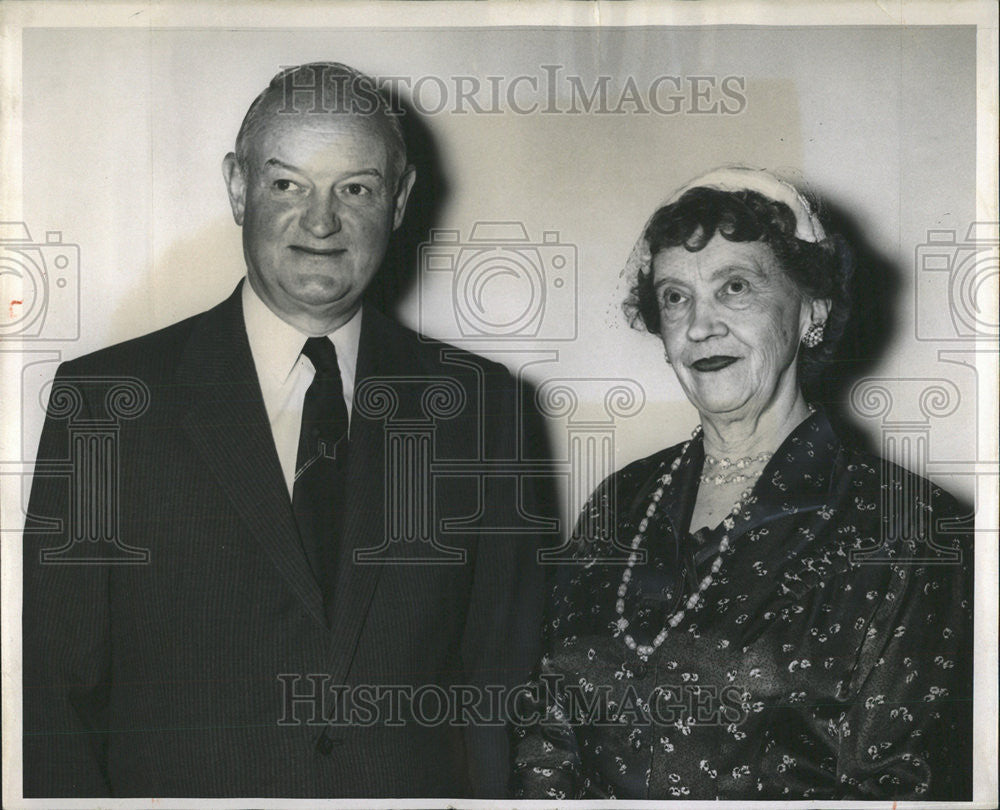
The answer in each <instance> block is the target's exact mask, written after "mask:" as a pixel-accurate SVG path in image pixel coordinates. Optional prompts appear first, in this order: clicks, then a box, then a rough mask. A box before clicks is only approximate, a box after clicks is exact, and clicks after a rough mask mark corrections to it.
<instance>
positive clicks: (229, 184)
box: [222, 152, 247, 227]
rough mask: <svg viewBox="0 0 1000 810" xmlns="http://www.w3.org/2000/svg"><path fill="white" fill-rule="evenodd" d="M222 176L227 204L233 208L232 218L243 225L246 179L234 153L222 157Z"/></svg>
mask: <svg viewBox="0 0 1000 810" xmlns="http://www.w3.org/2000/svg"><path fill="white" fill-rule="evenodd" d="M222 176H223V177H224V178H225V180H226V191H227V192H228V193H229V205H230V206H231V207H232V209H233V219H235V220H236V224H237V225H239V226H241V227H242V225H243V212H244V210H246V202H247V179H246V175H244V174H243V168H242V167H241V166H240V162H239V160H237V159H236V155H235V154H233V153H232V152H230V153H229V154H228V155H226V156H225V157H224V158H223V159H222Z"/></svg>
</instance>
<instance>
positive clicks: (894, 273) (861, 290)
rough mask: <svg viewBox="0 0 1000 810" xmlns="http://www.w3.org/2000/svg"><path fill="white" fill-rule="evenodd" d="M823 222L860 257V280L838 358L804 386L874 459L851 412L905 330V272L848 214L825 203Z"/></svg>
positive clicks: (811, 398)
mask: <svg viewBox="0 0 1000 810" xmlns="http://www.w3.org/2000/svg"><path fill="white" fill-rule="evenodd" d="M823 218H824V220H825V221H826V223H827V225H828V230H829V231H830V232H832V233H838V234H840V235H841V236H842V237H843V238H844V239H845V240H846V241H847V243H848V244H849V245H850V246H851V248H852V250H853V252H854V261H855V268H854V278H853V280H852V283H851V285H850V296H851V311H850V315H849V318H848V321H847V325H846V327H845V329H844V334H843V336H842V338H841V340H840V345H839V346H838V348H837V352H836V354H835V355H834V358H833V362H832V363H831V364H830V365H828V366H827V367H825V369H824V373H823V374H822V375H821V376H820V377H819V378H818V379H813V380H810V381H808V382H805V383H804V384H803V388H804V390H805V394H806V398H807V399H808V400H809V401H810V402H813V403H816V404H821V405H823V406H824V407H825V408H826V409H827V412H828V413H829V414H830V417H831V419H832V420H833V421H834V422H835V424H836V425H837V427H838V429H839V430H841V431H843V432H844V433H846V434H848V435H849V436H850V437H851V439H852V440H853V441H854V442H856V443H857V444H858V446H860V447H863V448H864V449H865V450H867V451H869V452H872V453H876V454H877V453H879V452H880V450H881V448H879V447H876V446H874V444H873V443H872V439H871V437H870V436H869V434H868V433H867V432H866V431H864V430H861V429H860V428H859V426H857V424H856V423H855V421H854V418H853V416H852V414H851V411H850V406H849V393H850V390H851V386H852V385H854V383H855V382H857V381H858V380H859V379H861V378H862V377H864V376H865V375H867V374H869V373H870V372H871V371H872V369H873V368H874V367H875V366H876V365H877V364H878V362H879V361H880V360H881V359H882V358H883V356H884V355H885V352H886V349H887V347H888V345H889V344H890V343H891V341H892V338H893V337H894V336H895V334H896V331H897V330H898V329H900V328H901V325H900V318H899V307H900V303H901V302H900V301H899V290H900V289H901V281H902V272H903V270H902V268H900V267H899V266H898V265H897V264H895V263H894V262H892V261H891V260H889V259H888V258H886V257H885V256H883V255H881V254H879V252H878V251H877V250H876V249H875V247H874V246H873V245H872V244H871V242H870V241H869V240H868V238H867V237H866V235H865V232H864V230H863V229H862V227H861V226H860V225H859V224H858V223H857V221H856V220H855V219H854V218H853V217H852V216H851V214H849V213H848V212H847V211H846V209H844V208H842V207H841V206H839V205H838V204H837V203H836V202H832V201H831V200H829V199H827V198H824V201H823Z"/></svg>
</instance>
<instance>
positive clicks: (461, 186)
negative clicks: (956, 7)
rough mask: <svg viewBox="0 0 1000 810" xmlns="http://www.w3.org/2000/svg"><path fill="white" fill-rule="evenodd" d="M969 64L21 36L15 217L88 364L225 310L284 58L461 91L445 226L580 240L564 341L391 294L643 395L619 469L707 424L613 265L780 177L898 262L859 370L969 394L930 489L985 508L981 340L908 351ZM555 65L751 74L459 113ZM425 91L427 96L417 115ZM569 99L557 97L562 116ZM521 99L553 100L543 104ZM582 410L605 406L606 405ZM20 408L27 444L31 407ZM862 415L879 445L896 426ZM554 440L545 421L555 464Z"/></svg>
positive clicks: (416, 311) (438, 132)
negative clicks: (69, 251) (660, 92)
mask: <svg viewBox="0 0 1000 810" xmlns="http://www.w3.org/2000/svg"><path fill="white" fill-rule="evenodd" d="M975 56H976V54H975V31H974V29H972V28H968V27H952V28H944V27H941V28H918V27H891V28H890V27H886V28H874V27H873V28H850V29H847V28H740V29H735V28H726V29H721V28H720V29H713V28H704V27H703V28H674V29H666V28H632V29H609V28H602V29H597V30H595V29H587V30H584V29H558V28H534V29H495V28H494V29H438V30H427V29H417V30H382V31H380V30H370V29H365V30H362V29H338V30H308V31H305V30H295V31H287V32H282V31H273V30H272V31H224V30H213V31H206V30H182V29H178V30H155V29H153V30H145V31H142V30H110V29H76V30H69V29H32V30H26V31H25V32H24V37H23V77H24V81H23V89H24V129H23V135H24V137H23V140H24V150H23V151H24V157H23V166H24V170H23V179H24V183H23V185H24V194H23V199H24V211H23V215H24V220H25V222H26V223H27V224H28V226H29V227H30V228H31V229H32V236H33V237H35V239H36V241H40V240H41V237H43V236H44V232H45V231H51V230H59V231H62V236H63V239H64V241H66V242H71V243H76V244H78V245H79V246H80V255H81V262H80V300H81V314H80V338H79V340H77V341H72V342H67V343H65V344H59V343H52V344H47V345H46V348H48V349H53V348H55V349H58V350H60V351H61V353H62V356H63V357H64V358H68V357H74V356H77V355H80V354H83V353H85V352H88V351H91V350H94V349H97V348H100V347H103V346H106V345H109V344H111V343H115V342H118V341H120V340H124V339H127V338H130V337H134V336H137V335H139V334H143V333H145V332H148V331H152V330H153V329H156V328H159V327H162V326H166V325H168V324H170V323H172V322H174V321H176V320H179V319H181V318H184V317H187V316H189V315H192V314H194V313H197V312H199V311H202V310H204V309H206V308H208V307H209V306H211V305H214V304H215V303H217V302H218V301H219V300H221V299H222V298H223V297H225V296H226V295H227V294H228V293H229V292H230V291H231V290H232V288H233V286H234V285H235V284H236V282H237V281H238V279H239V278H240V277H241V276H242V275H243V272H244V266H243V259H242V248H241V243H240V233H239V229H238V228H237V227H236V226H235V225H234V223H233V221H232V218H231V215H230V212H229V205H228V201H227V199H226V194H225V188H224V185H223V182H222V174H221V168H220V166H221V161H222V157H223V155H224V154H225V153H226V152H227V151H229V150H231V149H232V147H233V141H234V139H235V135H236V131H237V129H238V127H239V124H240V121H241V120H242V117H243V114H244V113H245V111H246V108H247V106H248V105H249V103H250V101H251V100H252V99H253V98H254V97H255V96H256V95H257V93H258V92H259V91H260V90H261V89H262V88H263V87H264V86H265V85H266V84H267V82H268V81H269V80H270V78H271V76H272V75H273V74H275V73H276V72H277V71H278V70H279V69H280V68H281V67H283V66H287V65H293V64H300V63H303V62H308V61H312V60H337V61H342V62H346V63H348V64H350V65H353V66H355V67H357V68H359V69H361V70H363V71H365V72H367V73H369V74H372V75H375V76H407V77H411V79H413V80H416V79H417V78H419V77H438V78H440V79H444V80H445V82H446V85H447V86H449V87H451V89H450V90H449V92H450V93H451V94H452V95H451V97H450V99H449V106H448V108H447V109H446V110H444V111H442V112H440V113H437V114H427V115H424V116H423V123H424V125H425V127H426V128H427V130H429V132H430V133H431V135H432V138H433V141H434V145H435V148H436V150H437V153H438V155H439V157H440V161H441V172H442V174H443V176H444V177H445V178H446V181H447V187H448V195H447V197H446V199H445V202H444V205H443V206H442V209H441V211H440V217H439V219H438V221H437V223H436V225H437V227H439V228H445V229H455V230H458V231H459V232H460V234H461V238H462V239H467V238H468V235H469V234H470V233H471V230H472V227H473V225H474V224H475V223H476V222H479V221H492V220H505V221H517V222H520V223H523V224H524V226H525V228H526V230H527V232H528V234H529V241H531V242H533V243H537V242H538V241H540V240H541V237H542V234H543V232H555V233H557V234H558V241H559V243H560V244H563V245H569V246H572V247H574V248H575V251H576V259H577V265H576V269H577V273H576V280H577V286H576V292H577V296H578V298H577V301H578V313H577V314H578V322H577V332H576V337H575V339H572V340H559V341H556V340H551V341H549V340H543V339H534V340H520V339H505V340H499V339H498V340H493V341H486V342H483V341H469V342H464V343H463V341H462V340H455V339H454V338H453V336H451V335H450V334H449V329H450V327H449V324H450V323H451V322H452V308H453V303H452V299H451V297H450V296H451V290H450V287H449V286H448V285H447V284H443V283H440V282H438V283H433V282H431V281H430V280H428V282H427V283H426V284H425V285H424V286H423V288H422V289H423V298H422V299H421V296H420V295H419V294H418V290H417V289H413V290H412V291H411V292H410V294H409V295H408V296H407V297H406V298H404V300H402V301H401V302H400V305H399V308H398V315H399V317H400V319H401V320H402V321H404V322H405V323H407V324H409V325H411V326H414V327H419V328H421V329H422V330H423V331H425V332H426V333H427V334H429V335H432V336H433V335H439V336H446V337H451V338H452V342H455V343H459V344H460V345H467V346H468V347H469V348H471V349H473V350H475V351H479V352H480V353H482V354H485V355H487V356H491V357H495V358H496V359H498V360H501V361H504V362H507V363H508V364H512V365H517V361H518V359H519V358H520V359H521V360H523V357H524V356H525V353H526V352H531V351H534V350H550V351H556V352H558V359H557V360H556V361H554V362H548V363H541V364H537V365H534V366H531V368H530V369H528V371H527V372H526V374H527V376H528V377H529V378H530V379H532V380H533V381H534V382H536V383H542V382H544V380H546V379H548V378H552V377H559V378H590V377H616V378H618V377H620V378H629V379H632V380H634V381H636V382H637V383H638V384H639V385H640V386H641V388H642V389H643V391H644V396H645V406H644V407H643V408H642V409H641V410H640V411H639V413H637V414H636V415H635V416H633V417H630V418H627V419H621V420H619V421H618V422H617V431H616V434H615V442H616V445H615V447H616V451H615V466H616V467H620V466H622V465H624V464H625V463H627V462H628V461H630V460H632V459H634V458H637V457H640V456H644V455H647V454H649V453H652V452H655V451H656V450H659V449H660V448H662V447H665V446H667V445H670V444H674V443H676V442H678V441H682V440H683V439H685V438H686V437H687V436H688V435H689V434H690V431H691V429H692V428H693V427H694V425H695V424H696V423H697V416H696V414H695V412H694V411H693V409H692V408H691V407H690V405H688V403H687V401H686V400H685V398H684V396H683V393H682V392H681V390H680V387H679V386H678V384H677V383H676V381H675V379H674V377H673V374H672V372H671V371H670V370H669V368H668V367H667V366H666V365H665V364H664V362H663V355H662V347H661V345H660V343H659V342H658V340H657V339H655V338H654V337H652V336H650V335H648V334H644V333H639V332H636V331H634V330H631V329H629V328H628V327H627V325H625V323H624V320H623V319H622V317H621V315H620V311H619V309H618V306H617V305H618V302H619V300H620V297H621V294H622V285H621V282H620V279H619V271H620V269H621V267H622V266H623V264H624V262H625V259H626V258H627V256H628V253H629V251H630V249H631V247H632V244H633V243H634V241H635V239H636V237H637V236H638V234H639V231H640V229H641V227H642V225H643V223H644V222H645V220H646V219H647V217H648V216H649V215H650V214H651V213H652V211H653V210H654V209H655V208H656V207H657V206H658V205H659V204H660V203H661V202H662V201H663V200H664V198H665V197H666V196H667V195H668V194H669V193H670V191H671V190H672V189H674V188H675V187H677V186H678V185H679V184H681V183H682V182H684V181H686V180H687V179H689V178H690V177H693V176H694V175H696V174H699V173H701V172H703V171H705V170H706V169H708V168H710V167H712V166H715V165H718V164H721V163H730V162H739V163H747V164H750V165H756V166H761V167H770V168H781V169H785V170H790V171H791V172H793V173H795V174H797V175H799V176H801V177H802V178H804V179H805V180H806V181H807V182H808V184H809V186H810V187H811V188H813V189H814V190H815V191H816V192H818V193H819V194H820V195H822V196H823V197H825V198H827V199H829V200H830V201H831V202H832V203H833V204H835V205H836V206H837V207H838V208H840V209H841V210H844V211H846V212H848V213H849V214H850V215H851V216H852V217H853V218H854V219H855V220H856V222H857V223H858V224H859V225H860V226H861V228H862V230H863V232H864V235H865V237H866V239H867V241H868V242H869V244H870V246H871V247H872V249H874V250H875V251H877V253H878V254H879V255H880V256H882V257H884V258H885V260H886V261H887V262H888V263H889V264H891V265H893V266H894V267H896V268H897V270H898V276H899V279H900V285H899V289H898V302H897V306H898V320H897V328H896V329H895V331H894V335H893V339H892V342H891V345H890V346H889V348H888V350H887V351H886V352H885V353H884V354H883V355H882V357H881V360H880V361H879V363H878V365H877V366H876V367H875V368H874V369H873V370H872V371H871V375H872V376H875V377H883V378H886V380H887V382H886V386H887V387H888V389H889V390H890V391H891V392H894V395H895V396H896V399H897V405H900V406H905V405H906V404H907V403H906V398H907V397H908V396H910V391H911V388H912V384H913V379H918V380H919V379H927V380H933V379H940V378H943V379H945V380H947V381H950V382H951V383H952V384H953V385H954V386H955V390H956V391H957V392H958V395H959V396H958V404H957V405H956V408H955V410H954V411H953V413H952V414H951V415H949V416H947V417H943V418H935V419H931V420H930V428H931V430H930V454H931V460H932V461H933V462H934V464H933V466H932V468H931V470H930V473H929V474H930V475H931V477H932V478H933V479H934V480H935V481H937V482H939V483H942V484H943V485H945V486H947V487H948V488H950V489H952V490H953V491H955V492H956V493H958V494H960V495H963V496H965V497H967V498H971V496H972V493H973V488H974V478H973V477H972V476H971V475H969V474H967V472H968V470H967V468H966V465H967V464H968V463H969V462H972V461H975V460H976V458H977V456H976V453H977V448H976V429H977V419H979V418H989V415H988V414H987V415H985V416H984V417H981V416H980V415H979V414H978V413H977V408H976V400H977V387H976V377H975V371H974V369H972V368H971V367H970V366H968V365H961V364H956V363H954V362H945V361H943V360H942V359H940V358H939V354H938V353H939V351H940V350H942V349H948V348H958V349H961V348H963V347H967V346H969V345H970V344H969V343H968V342H965V343H962V342H957V343H953V342H949V341H947V340H940V341H935V340H919V339H917V334H918V329H917V326H918V324H917V310H918V304H917V296H918V295H923V296H924V299H927V297H928V296H938V297H941V296H942V295H943V292H942V291H944V290H945V289H946V288H945V287H941V285H940V284H938V285H937V286H934V285H932V284H930V282H931V281H934V280H933V279H928V278H926V277H925V276H926V274H924V275H921V274H920V273H918V271H917V261H916V258H915V257H916V254H915V251H916V250H917V246H918V245H920V244H922V243H923V242H925V241H926V239H927V231H928V230H929V229H945V230H947V229H954V230H955V231H956V232H957V233H958V237H959V239H960V240H961V239H962V238H963V237H964V236H965V233H966V231H967V229H968V227H969V224H970V223H971V222H972V221H973V220H974V218H975V203H976V198H975V191H976V189H975V133H976V127H975V121H976V106H975V105H976V100H975V74H976V64H975ZM546 65H558V66H560V76H561V77H563V78H565V77H568V76H577V77H579V80H580V81H581V82H582V85H583V86H584V87H586V88H588V89H590V88H592V87H593V86H594V83H595V82H596V81H598V78H597V77H598V76H599V75H608V76H610V77H612V79H611V82H612V87H613V88H614V89H613V90H612V93H611V96H612V99H614V97H615V95H616V90H617V91H620V89H621V87H622V84H623V83H624V82H625V81H626V79H627V78H628V77H632V78H633V79H634V80H635V83H636V85H637V86H638V87H639V88H643V89H644V88H648V87H649V85H650V83H651V82H652V81H653V80H654V79H655V78H656V77H658V76H662V75H670V76H678V77H681V78H682V79H683V80H685V81H687V77H694V76H709V77H716V81H717V82H718V81H721V79H722V78H723V77H726V76H737V77H741V78H742V79H743V80H745V85H744V87H743V89H742V93H743V95H744V96H745V100H746V103H745V107H744V108H743V109H742V111H741V112H739V113H738V114H698V113H696V112H693V111H692V110H690V109H688V110H686V111H684V112H679V113H677V114H672V115H663V114H659V113H656V112H651V113H647V114H642V113H637V112H634V111H633V112H626V113H625V114H617V115H616V114H598V113H595V112H590V113H587V112H579V113H577V114H570V113H557V114H543V113H541V112H535V113H533V114H523V115H522V114H515V113H514V112H512V111H511V110H510V109H506V110H504V111H503V112H501V113H499V114H478V113H474V112H456V111H455V110H454V105H455V103H457V102H455V100H454V89H453V77H457V76H472V77H479V78H480V79H481V80H482V81H483V83H484V84H485V83H486V78H485V77H487V76H499V77H503V82H505V83H507V84H509V82H510V80H511V79H512V78H513V77H515V76H529V77H536V79H537V80H538V81H539V82H540V83H541V84H542V86H543V87H544V86H545V85H544V81H545V80H546V77H547V74H546V72H545V68H543V66H546ZM434 86H437V85H436V83H435V82H433V80H432V79H428V80H427V81H426V82H425V83H424V85H423V87H424V88H425V89H426V91H427V95H426V97H425V98H424V107H425V108H426V107H427V106H430V104H431V103H432V101H428V100H429V99H430V100H432V99H433V94H432V93H431V88H432V87H434ZM522 87H524V85H522ZM567 93H568V85H566V84H565V83H560V84H558V94H559V104H560V106H562V107H565V106H567V105H568V103H569V98H568V95H567ZM520 98H521V99H523V100H525V101H528V102H530V101H535V102H540V103H542V104H543V105H544V102H545V100H546V99H545V95H544V92H539V93H531V92H528V91H525V92H524V93H523V94H522V95H521V96H520ZM714 98H715V99H718V98H720V96H719V94H718V92H716V94H715V96H714ZM729 103H732V99H730V101H729ZM686 104H687V106H688V107H690V106H692V103H691V102H690V100H688V101H687V102H686ZM419 182H420V179H419V178H418V183H419ZM546 255H547V254H546ZM935 283H936V282H935ZM918 287H919V291H918ZM949 305H950V304H949V302H948V301H947V300H945V299H944V298H941V300H940V307H947V306H949ZM553 306H556V304H553ZM550 325H552V324H550ZM552 328H554V329H557V331H558V328H557V327H556V326H555V325H552ZM53 370H54V365H52V366H51V367H50V368H47V369H46V368H44V367H43V366H39V367H37V368H36V369H35V370H34V371H32V372H30V373H31V374H32V375H34V376H35V377H36V378H37V379H33V380H28V381H26V382H27V383H28V384H27V385H26V390H27V389H30V388H32V386H34V387H35V388H37V385H38V381H39V380H40V379H41V378H42V377H43V376H44V375H45V374H48V375H49V376H51V373H52V371H53ZM588 390H589V389H588ZM585 396H591V395H585ZM585 405H586V406H587V407H593V408H595V409H597V410H599V409H600V408H599V405H600V399H599V397H598V396H597V395H596V394H595V395H592V396H591V398H590V399H588V400H587V401H586V402H585ZM24 416H25V425H24V427H25V430H24V436H25V448H27V452H29V453H30V454H33V452H34V447H35V445H36V443H37V435H38V431H39V429H40V422H41V416H42V414H41V410H40V408H37V407H35V408H34V409H33V410H32V409H31V408H30V407H29V408H28V410H26V412H25V415H24ZM911 416H912V414H911ZM918 417H919V414H918ZM857 422H858V425H859V426H860V427H861V429H862V430H864V431H866V432H867V433H868V434H869V435H870V436H871V437H872V441H873V443H874V444H875V445H876V446H878V444H879V435H880V429H881V427H882V419H881V418H880V417H877V416H867V417H866V416H864V415H859V416H858V419H857ZM564 436H565V433H564V430H563V425H562V423H561V422H559V421H558V420H555V421H554V422H553V438H554V443H555V446H556V451H557V452H559V453H562V452H565V439H564ZM896 460H899V461H902V462H904V463H905V462H906V459H896Z"/></svg>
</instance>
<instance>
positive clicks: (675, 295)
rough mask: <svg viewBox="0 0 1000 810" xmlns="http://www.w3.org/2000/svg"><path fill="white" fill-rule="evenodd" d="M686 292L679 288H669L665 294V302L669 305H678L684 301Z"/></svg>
mask: <svg viewBox="0 0 1000 810" xmlns="http://www.w3.org/2000/svg"><path fill="white" fill-rule="evenodd" d="M684 300H685V299H684V294H683V293H681V292H679V291H678V290H667V292H666V295H664V296H663V303H664V304H666V305H667V306H668V307H676V306H679V305H680V304H683V303H684Z"/></svg>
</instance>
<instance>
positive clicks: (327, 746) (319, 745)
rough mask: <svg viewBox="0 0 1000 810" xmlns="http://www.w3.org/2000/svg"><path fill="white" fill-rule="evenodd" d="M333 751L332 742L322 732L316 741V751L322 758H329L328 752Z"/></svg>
mask: <svg viewBox="0 0 1000 810" xmlns="http://www.w3.org/2000/svg"><path fill="white" fill-rule="evenodd" d="M332 750H333V740H331V739H330V738H329V737H328V736H327V733H326V732H325V731H324V732H323V733H322V734H320V735H319V738H318V739H317V740H316V751H317V752H318V753H320V754H322V755H323V756H324V757H328V756H330V752H331V751H332Z"/></svg>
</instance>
